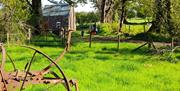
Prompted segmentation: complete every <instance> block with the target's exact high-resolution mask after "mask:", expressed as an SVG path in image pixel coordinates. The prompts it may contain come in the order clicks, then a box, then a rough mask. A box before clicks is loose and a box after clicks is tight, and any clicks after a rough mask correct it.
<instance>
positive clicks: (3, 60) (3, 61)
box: [0, 43, 6, 72]
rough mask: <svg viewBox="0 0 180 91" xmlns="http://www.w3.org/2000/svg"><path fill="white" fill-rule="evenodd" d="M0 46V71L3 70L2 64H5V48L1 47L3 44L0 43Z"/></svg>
mask: <svg viewBox="0 0 180 91" xmlns="http://www.w3.org/2000/svg"><path fill="white" fill-rule="evenodd" d="M0 47H1V51H2V63H1V65H0V67H1V68H0V69H1V72H4V65H5V62H6V50H5V48H4V47H3V44H2V43H0Z"/></svg>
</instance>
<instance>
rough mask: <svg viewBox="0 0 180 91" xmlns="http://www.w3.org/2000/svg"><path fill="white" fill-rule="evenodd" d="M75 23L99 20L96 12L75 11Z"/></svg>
mask: <svg viewBox="0 0 180 91" xmlns="http://www.w3.org/2000/svg"><path fill="white" fill-rule="evenodd" d="M76 18H77V23H78V24H85V23H94V22H98V21H99V14H98V13H96V12H78V13H76Z"/></svg>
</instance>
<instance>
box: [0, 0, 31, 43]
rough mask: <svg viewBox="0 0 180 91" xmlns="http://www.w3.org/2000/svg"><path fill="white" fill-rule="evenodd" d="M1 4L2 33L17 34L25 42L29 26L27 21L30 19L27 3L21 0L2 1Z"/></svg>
mask: <svg viewBox="0 0 180 91" xmlns="http://www.w3.org/2000/svg"><path fill="white" fill-rule="evenodd" d="M0 3H1V4H2V8H1V9H0V33H2V32H3V33H9V34H15V35H16V36H15V37H19V39H21V40H22V41H23V39H24V38H26V32H27V31H26V29H27V26H28V25H27V24H26V21H27V20H28V19H29V17H30V14H29V11H28V5H27V3H26V2H23V1H21V0H1V2H0ZM15 37H11V39H15Z"/></svg>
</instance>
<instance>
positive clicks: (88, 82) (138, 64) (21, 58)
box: [6, 42, 180, 91]
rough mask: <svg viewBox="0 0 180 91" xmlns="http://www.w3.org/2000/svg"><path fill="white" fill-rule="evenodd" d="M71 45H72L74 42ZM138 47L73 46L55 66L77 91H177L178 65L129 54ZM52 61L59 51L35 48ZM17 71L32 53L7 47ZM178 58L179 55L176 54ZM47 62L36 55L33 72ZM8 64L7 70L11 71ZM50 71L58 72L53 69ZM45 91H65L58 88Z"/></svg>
mask: <svg viewBox="0 0 180 91" xmlns="http://www.w3.org/2000/svg"><path fill="white" fill-rule="evenodd" d="M73 43H74V42H73ZM139 45H140V44H133V43H121V44H120V50H119V51H118V52H117V50H116V46H117V44H116V43H113V42H106V43H103V42H101V43H100V42H95V43H93V45H92V48H88V43H87V42H85V43H84V42H79V43H74V44H73V46H72V47H71V50H70V52H68V53H67V54H66V55H65V56H64V58H63V59H62V60H61V61H60V62H59V63H58V64H59V65H60V66H61V68H62V69H63V70H64V72H65V74H66V76H67V77H68V78H69V79H72V78H73V79H77V80H78V82H79V89H80V91H180V63H179V62H178V63H176V64H175V63H170V62H167V61H166V60H164V59H163V58H162V57H161V56H160V55H154V54H150V53H147V51H146V48H143V49H141V50H138V51H137V52H131V50H133V49H134V48H136V47H137V46H139ZM34 47H36V48H37V49H40V50H42V51H43V52H45V53H46V54H48V55H49V56H50V57H52V58H53V59H55V58H57V57H58V55H59V54H60V53H61V52H62V50H63V48H60V47H37V46H34ZM7 51H8V53H9V54H10V55H11V56H12V58H14V60H15V61H16V62H15V63H16V64H17V67H18V68H20V69H22V70H23V69H24V65H25V64H26V63H27V61H30V58H31V56H32V53H33V51H31V50H29V49H25V48H21V47H17V46H10V47H7ZM177 55H179V54H177ZM48 64H49V62H47V60H46V59H44V58H43V57H42V56H40V55H37V57H36V58H35V61H34V62H33V64H32V65H33V66H32V68H31V69H32V70H40V69H42V68H43V67H45V66H46V65H48ZM10 65H11V64H10V62H9V60H8V61H7V64H6V70H10V68H11V67H12V66H10ZM52 70H54V71H56V72H57V69H56V68H55V67H53V68H52ZM44 90H47V86H46V85H30V86H28V87H27V88H26V89H25V91H44ZM48 91H65V89H64V87H63V86H62V85H61V84H60V85H55V86H51V88H49V89H48Z"/></svg>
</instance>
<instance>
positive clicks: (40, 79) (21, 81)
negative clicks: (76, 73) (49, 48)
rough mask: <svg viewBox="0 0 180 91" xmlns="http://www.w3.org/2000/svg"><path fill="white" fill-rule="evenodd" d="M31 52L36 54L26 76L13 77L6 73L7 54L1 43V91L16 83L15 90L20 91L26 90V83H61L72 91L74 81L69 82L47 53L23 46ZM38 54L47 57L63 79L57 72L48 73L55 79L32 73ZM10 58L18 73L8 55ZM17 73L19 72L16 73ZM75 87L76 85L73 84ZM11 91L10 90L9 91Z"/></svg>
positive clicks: (68, 90)
mask: <svg viewBox="0 0 180 91" xmlns="http://www.w3.org/2000/svg"><path fill="white" fill-rule="evenodd" d="M22 47H25V48H28V49H31V50H34V54H33V56H32V58H31V60H30V62H29V64H26V67H27V70H26V71H25V72H24V75H21V77H17V74H16V76H15V75H12V74H13V73H12V72H5V71H4V65H5V61H6V52H5V48H4V47H3V45H2V44H1V43H0V51H1V54H2V62H1V64H0V91H7V90H8V86H9V85H10V86H11V85H12V84H11V83H12V82H14V84H13V86H12V87H13V88H20V91H22V90H23V89H24V86H25V83H26V84H42V83H43V84H58V83H61V84H63V85H64V86H65V88H66V90H67V91H71V89H70V83H71V81H72V80H70V81H68V79H67V77H66V76H65V74H64V72H63V71H62V69H61V68H60V66H59V65H58V64H57V63H56V62H54V61H53V59H51V58H50V57H49V56H48V55H46V54H45V53H43V52H41V51H39V50H37V49H35V48H32V47H28V46H22ZM36 54H40V55H42V56H43V57H45V58H46V59H48V61H49V62H51V64H53V65H54V66H55V67H56V68H57V69H58V71H59V72H60V74H61V75H62V78H60V77H59V76H58V75H57V74H56V73H55V72H51V71H48V73H51V74H53V75H54V76H55V78H52V77H51V78H47V77H46V78H45V77H44V75H45V74H46V73H41V71H40V72H35V73H33V72H30V68H31V66H32V61H33V60H34V57H35V55H36ZM7 56H8V58H10V60H11V62H12V64H13V67H14V71H17V70H16V68H15V65H14V62H13V61H12V59H11V57H10V56H9V55H8V54H7ZM16 73H17V72H16ZM72 85H74V84H72ZM8 91H9V90H8Z"/></svg>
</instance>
